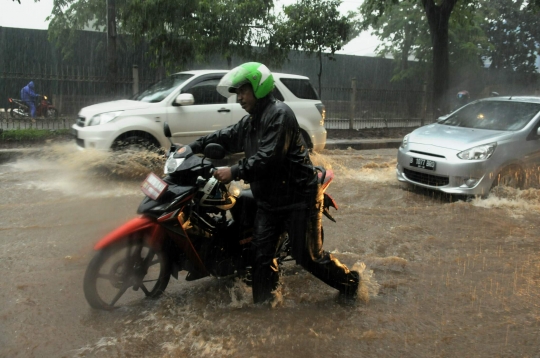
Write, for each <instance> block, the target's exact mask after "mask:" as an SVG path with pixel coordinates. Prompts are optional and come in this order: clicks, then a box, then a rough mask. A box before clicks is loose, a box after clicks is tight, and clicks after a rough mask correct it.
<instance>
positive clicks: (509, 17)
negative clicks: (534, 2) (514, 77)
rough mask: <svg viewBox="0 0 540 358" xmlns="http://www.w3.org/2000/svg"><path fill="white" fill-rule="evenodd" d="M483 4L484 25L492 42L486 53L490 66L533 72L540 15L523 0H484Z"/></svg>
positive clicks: (539, 37) (539, 33)
mask: <svg viewBox="0 0 540 358" xmlns="http://www.w3.org/2000/svg"><path fill="white" fill-rule="evenodd" d="M538 3H539V4H540V2H538ZM481 4H482V7H481V9H480V14H481V15H482V17H483V19H484V21H483V22H482V23H481V27H482V29H483V31H484V32H485V33H486V35H487V37H488V38H489V42H490V43H491V44H492V45H493V46H492V47H491V48H490V51H489V54H488V55H487V57H488V58H489V60H490V62H491V64H490V68H498V69H508V70H513V71H516V72H526V73H534V72H535V71H536V70H537V68H536V64H535V63H536V58H537V56H538V53H539V48H540V46H539V44H540V16H538V15H539V14H538V13H535V11H534V9H533V8H531V7H527V6H526V5H527V2H526V1H523V0H489V1H488V0H482V2H481Z"/></svg>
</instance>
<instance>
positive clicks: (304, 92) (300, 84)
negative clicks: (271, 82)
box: [280, 78, 319, 99]
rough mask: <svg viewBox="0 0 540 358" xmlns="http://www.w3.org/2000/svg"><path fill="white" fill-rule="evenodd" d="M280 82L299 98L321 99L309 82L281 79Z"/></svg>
mask: <svg viewBox="0 0 540 358" xmlns="http://www.w3.org/2000/svg"><path fill="white" fill-rule="evenodd" d="M280 81H281V83H283V84H284V85H285V87H287V88H288V89H289V91H291V92H292V93H293V94H294V95H295V96H296V97H298V98H303V99H319V95H318V94H317V92H316V91H315V89H314V88H313V86H312V85H311V83H310V82H309V81H308V80H303V79H297V78H280Z"/></svg>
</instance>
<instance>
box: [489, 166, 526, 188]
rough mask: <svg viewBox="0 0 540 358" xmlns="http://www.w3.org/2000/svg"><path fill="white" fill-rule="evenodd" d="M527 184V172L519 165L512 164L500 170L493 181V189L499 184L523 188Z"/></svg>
mask: <svg viewBox="0 0 540 358" xmlns="http://www.w3.org/2000/svg"><path fill="white" fill-rule="evenodd" d="M524 184H525V174H524V173H523V170H522V169H521V168H520V167H518V166H517V165H511V166H508V167H506V168H504V169H503V170H501V171H500V172H499V174H497V177H496V178H495V180H494V181H493V185H492V186H491V187H492V189H493V188H494V187H497V186H506V187H510V188H514V189H522V188H523V185H524Z"/></svg>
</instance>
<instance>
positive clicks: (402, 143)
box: [400, 134, 409, 148]
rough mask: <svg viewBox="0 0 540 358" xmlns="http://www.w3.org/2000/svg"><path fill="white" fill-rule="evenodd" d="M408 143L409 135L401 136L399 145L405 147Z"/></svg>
mask: <svg viewBox="0 0 540 358" xmlns="http://www.w3.org/2000/svg"><path fill="white" fill-rule="evenodd" d="M408 143H409V135H408V134H407V135H406V136H405V137H403V140H402V141H401V145H400V147H401V148H405V147H406V146H407V144H408Z"/></svg>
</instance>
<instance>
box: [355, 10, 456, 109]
mask: <svg viewBox="0 0 540 358" xmlns="http://www.w3.org/2000/svg"><path fill="white" fill-rule="evenodd" d="M403 1H407V0H382V1H381V0H365V2H364V6H363V7H364V10H363V11H364V12H365V13H368V14H370V15H371V16H372V19H373V21H375V22H377V21H378V19H379V18H381V17H382V16H383V15H384V13H385V12H386V11H388V10H389V9H391V8H392V7H393V6H394V5H396V4H400V3H402V2H403ZM456 2H457V0H439V1H437V2H435V0H421V4H422V8H423V9H424V12H425V15H426V20H427V24H428V28H429V34H430V38H431V46H432V74H433V76H432V88H433V101H434V104H435V108H438V109H440V110H441V111H443V112H444V111H446V110H447V109H448V108H449V102H448V100H447V98H445V96H446V95H447V92H448V89H449V75H450V73H449V70H450V60H449V23H450V15H451V14H452V10H453V9H454V6H455V5H456Z"/></svg>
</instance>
